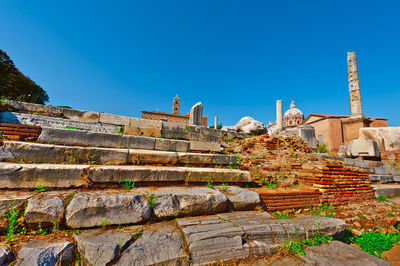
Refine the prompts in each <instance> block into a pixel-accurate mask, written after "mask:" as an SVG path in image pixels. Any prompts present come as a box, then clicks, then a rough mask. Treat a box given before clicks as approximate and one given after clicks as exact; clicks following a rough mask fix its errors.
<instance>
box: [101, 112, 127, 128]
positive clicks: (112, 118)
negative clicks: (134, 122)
mask: <svg viewBox="0 0 400 266" xmlns="http://www.w3.org/2000/svg"><path fill="white" fill-rule="evenodd" d="M99 123H102V124H111V125H121V126H128V125H129V123H130V117H126V116H120V115H112V114H107V113H100V116H99Z"/></svg>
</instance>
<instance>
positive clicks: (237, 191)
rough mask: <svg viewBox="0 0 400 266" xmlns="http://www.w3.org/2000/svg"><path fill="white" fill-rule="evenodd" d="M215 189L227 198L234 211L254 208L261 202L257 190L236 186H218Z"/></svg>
mask: <svg viewBox="0 0 400 266" xmlns="http://www.w3.org/2000/svg"><path fill="white" fill-rule="evenodd" d="M217 189H218V190H219V191H220V192H221V193H222V194H224V195H225V196H226V197H227V198H228V200H229V202H230V203H231V204H232V207H233V209H234V210H235V211H249V210H254V208H255V207H256V206H258V205H260V204H261V199H260V195H259V194H258V193H257V192H254V191H251V190H248V189H244V188H241V187H236V186H227V187H221V186H218V187H217Z"/></svg>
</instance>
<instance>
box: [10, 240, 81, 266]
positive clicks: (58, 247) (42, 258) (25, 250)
mask: <svg viewBox="0 0 400 266" xmlns="http://www.w3.org/2000/svg"><path fill="white" fill-rule="evenodd" d="M75 254H76V251H75V246H74V244H73V243H71V242H69V241H67V240H48V239H37V240H36V239H34V240H29V242H28V243H26V244H25V245H23V246H22V248H21V249H20V250H19V252H18V255H17V258H18V260H17V265H20V266H32V265H70V264H72V263H73V261H74V259H75Z"/></svg>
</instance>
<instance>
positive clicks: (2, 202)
mask: <svg viewBox="0 0 400 266" xmlns="http://www.w3.org/2000/svg"><path fill="white" fill-rule="evenodd" d="M35 194H36V193H33V192H19V191H15V192H11V191H9V192H5V191H2V192H1V195H0V217H1V216H3V215H4V214H5V213H7V212H8V211H9V210H10V209H11V207H13V206H15V207H16V208H17V209H19V208H20V207H22V206H23V205H24V204H25V202H26V201H27V200H28V199H29V198H31V197H33V196H34V195H35Z"/></svg>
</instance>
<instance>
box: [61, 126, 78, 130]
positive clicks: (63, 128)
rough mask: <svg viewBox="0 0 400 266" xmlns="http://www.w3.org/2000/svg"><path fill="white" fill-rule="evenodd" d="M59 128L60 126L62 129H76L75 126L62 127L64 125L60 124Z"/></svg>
mask: <svg viewBox="0 0 400 266" xmlns="http://www.w3.org/2000/svg"><path fill="white" fill-rule="evenodd" d="M60 128H62V129H72V130H78V129H77V128H76V127H64V126H62V127H60Z"/></svg>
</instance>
